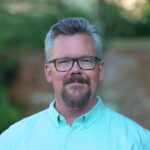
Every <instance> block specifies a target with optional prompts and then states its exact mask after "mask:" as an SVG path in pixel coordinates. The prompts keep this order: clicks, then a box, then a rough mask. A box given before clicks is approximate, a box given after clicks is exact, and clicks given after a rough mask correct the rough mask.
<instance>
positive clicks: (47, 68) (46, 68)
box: [44, 64, 52, 83]
mask: <svg viewBox="0 0 150 150" xmlns="http://www.w3.org/2000/svg"><path fill="white" fill-rule="evenodd" d="M44 72H45V77H46V81H47V82H48V83H51V82H52V75H51V68H50V66H49V64H45V65H44Z"/></svg>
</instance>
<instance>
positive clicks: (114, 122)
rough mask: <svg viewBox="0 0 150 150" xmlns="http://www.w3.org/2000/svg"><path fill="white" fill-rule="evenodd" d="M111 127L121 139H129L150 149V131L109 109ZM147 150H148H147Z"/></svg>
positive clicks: (108, 115) (107, 111)
mask: <svg viewBox="0 0 150 150" xmlns="http://www.w3.org/2000/svg"><path fill="white" fill-rule="evenodd" d="M106 115H107V117H108V120H109V123H110V124H111V125H110V126H111V127H112V128H113V129H114V130H115V132H116V134H118V135H119V136H120V138H122V139H123V138H124V139H127V140H128V141H131V142H132V143H138V144H137V145H139V146H140V147H141V146H143V147H144V146H148V147H149V148H150V131H149V130H147V129H145V128H144V127H142V126H141V125H139V124H138V123H136V122H135V121H133V120H131V119H129V118H127V117H125V116H124V115H122V114H120V113H118V112H115V111H113V110H111V109H109V108H107V110H106ZM145 150H147V149H145Z"/></svg>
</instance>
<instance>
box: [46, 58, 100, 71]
mask: <svg viewBox="0 0 150 150" xmlns="http://www.w3.org/2000/svg"><path fill="white" fill-rule="evenodd" d="M65 58H66V59H70V60H72V61H73V62H72V66H71V67H70V69H68V70H65V71H60V70H59V69H58V68H57V67H56V66H57V65H56V61H57V60H60V59H65ZM82 58H93V59H95V66H94V67H93V68H92V69H85V68H82V67H81V66H80V63H79V60H80V59H82ZM98 61H99V62H100V61H101V59H100V58H98V57H96V56H82V57H78V58H71V57H64V58H56V59H53V60H50V61H49V62H48V64H51V63H54V66H55V69H56V70H57V71H58V72H67V71H70V70H71V69H72V67H73V66H74V63H75V62H77V64H78V66H79V68H80V69H82V70H94V69H95V67H96V64H97V62H98Z"/></svg>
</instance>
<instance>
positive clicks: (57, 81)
mask: <svg viewBox="0 0 150 150" xmlns="http://www.w3.org/2000/svg"><path fill="white" fill-rule="evenodd" d="M63 81H64V75H63V74H61V73H60V74H59V75H58V74H57V75H56V74H53V76H52V85H53V87H54V90H55V91H58V90H59V89H61V88H62V86H63Z"/></svg>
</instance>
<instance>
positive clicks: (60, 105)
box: [55, 98, 97, 125]
mask: <svg viewBox="0 0 150 150" xmlns="http://www.w3.org/2000/svg"><path fill="white" fill-rule="evenodd" d="M96 103H97V99H96V98H95V99H91V100H90V101H89V103H88V104H87V105H86V106H85V107H82V108H70V107H67V106H66V105H65V104H64V102H63V101H60V100H57V99H56V105H55V108H56V109H57V111H58V112H59V113H60V114H61V115H62V116H64V118H65V119H66V121H67V123H68V124H69V125H72V124H73V122H74V121H75V119H76V118H78V117H80V116H81V115H83V114H85V113H87V112H88V111H90V110H91V109H92V107H94V106H95V104H96Z"/></svg>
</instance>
